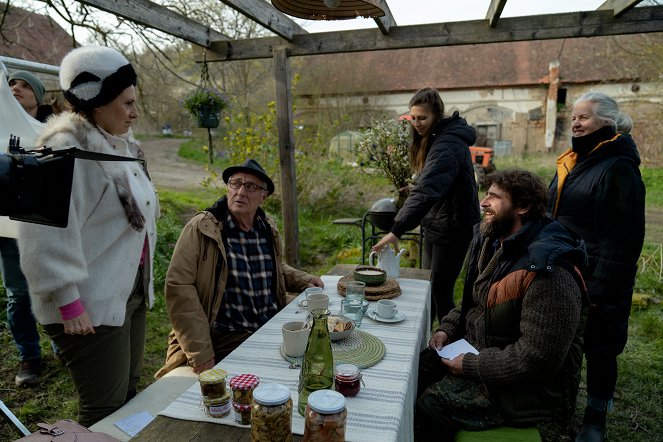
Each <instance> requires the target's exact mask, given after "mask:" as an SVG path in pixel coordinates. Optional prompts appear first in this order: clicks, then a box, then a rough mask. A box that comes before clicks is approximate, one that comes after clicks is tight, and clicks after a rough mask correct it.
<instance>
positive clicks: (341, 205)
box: [0, 155, 663, 442]
mask: <svg viewBox="0 0 663 442" xmlns="http://www.w3.org/2000/svg"><path fill="white" fill-rule="evenodd" d="M206 160H207V157H204V158H203V159H202V161H206ZM497 164H498V168H506V167H523V168H529V169H531V170H534V171H536V172H537V173H539V174H541V175H542V176H543V177H544V179H549V178H551V177H552V174H553V172H554V167H553V166H552V164H554V158H553V157H549V156H535V155H530V156H528V157H527V158H522V159H518V160H516V159H513V158H512V159H498V161H497ZM299 176H300V171H299V170H298V177H299ZM301 176H302V180H301V181H298V184H300V185H303V186H307V189H304V190H306V191H305V192H303V195H302V196H300V202H299V204H300V207H299V230H300V254H301V261H302V268H304V269H305V270H308V271H311V272H312V273H315V274H322V273H324V272H326V271H327V270H329V269H330V268H331V267H333V266H334V265H335V264H337V263H354V264H356V263H359V262H360V259H361V258H360V253H361V247H359V245H360V242H361V235H360V231H359V229H358V228H355V227H352V226H339V225H334V224H332V220H333V219H336V218H346V217H359V216H361V215H362V214H363V213H364V212H365V211H366V210H367V208H368V207H366V206H365V201H372V200H375V199H377V198H379V197H380V196H383V195H384V194H385V193H384V191H385V188H386V187H384V182H383V181H381V180H380V179H378V178H376V177H374V176H370V175H367V174H363V173H358V172H357V171H356V170H354V169H352V168H349V167H347V166H343V165H342V164H340V163H326V162H319V164H315V165H312V166H311V169H310V170H307V171H303V172H302V173H301ZM643 177H644V179H645V182H646V183H647V189H648V194H647V204H648V206H653V207H660V208H662V209H663V182H661V180H662V179H663V169H645V170H643ZM316 181H317V182H318V183H324V185H323V186H320V185H318V186H315V187H314V185H315V183H316ZM338 182H340V183H341V184H335V183H338ZM320 187H322V188H320ZM360 190H361V191H360ZM159 196H160V200H161V209H162V217H161V219H160V220H159V221H158V228H159V239H158V244H157V250H156V257H155V289H156V291H157V293H156V300H155V304H154V307H153V309H152V310H151V311H150V312H149V313H148V319H147V321H148V325H147V341H146V351H145V367H144V370H143V376H142V380H141V385H140V388H144V387H145V386H147V385H149V384H150V383H151V382H153V380H154V379H153V374H154V372H155V371H156V370H157V369H159V368H160V367H161V364H162V363H163V362H164V359H165V351H166V339H167V335H168V332H169V330H170V325H169V322H168V319H167V315H166V311H165V305H164V300H163V292H162V288H163V281H164V278H165V271H166V268H167V265H168V262H169V260H170V255H171V254H172V249H173V247H174V245H175V242H176V241H177V238H178V235H179V232H180V230H181V228H182V226H183V224H184V223H185V222H186V221H187V220H188V219H189V218H190V217H191V216H192V215H193V214H194V213H195V212H197V211H198V210H201V209H202V208H205V207H207V206H209V205H210V204H211V203H212V202H213V201H214V200H215V199H216V198H217V197H218V191H217V190H214V189H201V190H199V191H196V192H191V193H183V192H175V191H167V190H160V192H159ZM267 203H268V204H267V205H266V210H267V211H268V212H269V213H270V214H272V215H274V216H275V217H276V218H277V219H279V218H280V205H279V202H278V197H276V198H270V199H268V201H267ZM657 247H658V244H657V243H655V242H647V244H646V246H645V248H644V249H643V257H645V258H650V261H649V262H650V264H649V265H647V266H645V269H644V270H645V271H644V272H642V273H640V274H639V275H638V280H637V283H636V292H637V293H638V294H639V295H638V296H639V298H638V299H639V301H638V302H637V303H634V308H633V310H632V314H631V321H630V329H629V342H628V344H627V346H626V349H625V351H624V353H623V354H622V355H621V356H620V358H619V365H620V377H619V381H618V385H617V397H616V400H615V409H614V412H613V413H612V414H611V415H610V418H609V435H610V439H611V440H613V441H618V440H619V441H620V440H629V441H630V442H638V441H643V442H644V441H655V440H663V436H662V435H661V434H660V428H661V425H660V422H661V421H663V403H662V402H663V399H661V396H662V395H661V391H662V390H663V307H662V306H661V304H658V303H654V302H651V300H652V299H654V300H656V299H661V298H662V297H663V293H662V291H663V286H662V284H661V281H660V280H659V279H658V270H659V268H660V265H663V264H661V263H660V261H659V262H658V264H657V263H656V262H654V260H653V257H655V256H658V255H657V254H658V253H659V252H658V250H657ZM461 285H462V284H457V287H456V292H457V294H458V296H459V295H460V291H461V288H462V287H461ZM642 295H644V296H642ZM3 296H4V292H3V289H2V288H0V297H3ZM0 305H1V306H2V308H0V319H1V320H2V323H0V352H1V354H0V357H1V358H2V360H3V363H2V365H1V366H0V399H2V400H3V401H4V402H5V404H6V405H7V406H8V407H9V409H10V410H12V411H13V412H14V413H15V414H16V415H17V416H18V418H19V419H20V420H21V421H22V422H23V423H25V424H26V425H27V426H28V428H29V429H30V430H33V431H34V430H36V424H37V423H38V422H41V421H54V420H57V419H62V418H70V419H75V418H76V412H77V399H76V393H75V391H74V388H73V385H72V383H71V381H70V378H69V375H68V374H67V372H66V370H65V369H64V367H63V366H62V365H61V364H60V363H59V362H58V361H56V360H55V359H54V358H53V356H52V352H51V350H50V345H49V342H48V339H47V338H46V337H45V336H44V335H43V334H42V336H43V337H42V350H43V357H44V370H43V374H42V378H41V383H40V384H39V385H37V386H35V387H31V388H20V389H18V388H16V387H15V386H14V382H13V379H14V375H15V374H16V370H17V367H18V359H17V355H16V351H15V348H14V345H13V342H12V340H11V336H10V334H9V331H8V329H7V327H6V322H5V321H6V319H3V315H4V314H5V312H4V305H5V303H4V302H2V303H1V304H0ZM583 401H584V390H583V389H581V391H580V395H579V399H578V413H576V421H578V420H579V419H580V417H581V411H582V408H583V407H584V402H583ZM0 424H1V425H0V441H9V440H13V439H16V438H18V437H19V436H20V435H19V434H18V433H17V432H16V431H14V430H13V428H11V427H10V426H9V425H7V424H3V423H0ZM544 436H545V438H546V440H564V439H563V438H560V436H559V435H558V434H555V433H554V429H553V430H552V431H548V432H547V433H544Z"/></svg>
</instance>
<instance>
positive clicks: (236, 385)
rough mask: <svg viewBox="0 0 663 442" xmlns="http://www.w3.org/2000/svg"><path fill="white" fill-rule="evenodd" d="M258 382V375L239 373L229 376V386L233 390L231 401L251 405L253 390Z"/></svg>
mask: <svg viewBox="0 0 663 442" xmlns="http://www.w3.org/2000/svg"><path fill="white" fill-rule="evenodd" d="M259 383H260V379H258V376H255V375H252V374H240V375H237V376H233V377H232V378H230V388H231V389H232V391H233V403H235V404H242V405H251V401H252V400H253V390H255V388H256V387H257V386H258V384H259Z"/></svg>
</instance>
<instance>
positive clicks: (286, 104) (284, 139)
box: [274, 47, 300, 267]
mask: <svg viewBox="0 0 663 442" xmlns="http://www.w3.org/2000/svg"><path fill="white" fill-rule="evenodd" d="M274 79H275V81H276V127H277V129H278V134H279V160H280V165H281V193H282V195H281V199H282V206H281V207H282V210H281V211H282V213H283V230H284V232H283V236H284V237H285V260H286V262H287V263H288V264H290V265H292V266H295V267H299V265H300V261H299V221H298V218H297V173H296V170H295V131H294V129H293V126H292V120H293V117H292V90H291V88H290V60H289V59H288V54H287V50H286V48H284V47H279V48H275V49H274Z"/></svg>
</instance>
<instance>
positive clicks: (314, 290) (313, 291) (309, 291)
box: [299, 287, 322, 308]
mask: <svg viewBox="0 0 663 442" xmlns="http://www.w3.org/2000/svg"><path fill="white" fill-rule="evenodd" d="M321 294H322V287H307V288H306V289H305V290H304V296H305V298H304V299H302V300H301V302H300V303H299V305H301V306H302V307H304V308H306V307H308V297H309V296H311V295H321Z"/></svg>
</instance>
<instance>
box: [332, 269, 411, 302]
mask: <svg viewBox="0 0 663 442" xmlns="http://www.w3.org/2000/svg"><path fill="white" fill-rule="evenodd" d="M349 281H354V278H353V277H352V275H348V276H344V277H342V278H341V279H339V280H338V284H337V285H336V290H338V294H339V295H341V296H345V289H346V287H347V285H348V282H349ZM400 294H401V286H400V285H398V281H396V280H395V279H394V278H387V280H386V281H385V282H384V283H382V284H380V285H375V286H368V285H367V286H366V294H365V296H366V300H368V301H378V300H380V299H391V298H395V297H397V296H400Z"/></svg>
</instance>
